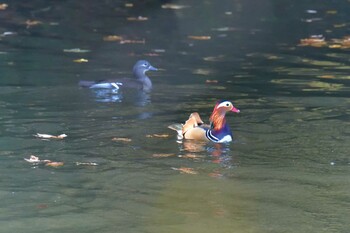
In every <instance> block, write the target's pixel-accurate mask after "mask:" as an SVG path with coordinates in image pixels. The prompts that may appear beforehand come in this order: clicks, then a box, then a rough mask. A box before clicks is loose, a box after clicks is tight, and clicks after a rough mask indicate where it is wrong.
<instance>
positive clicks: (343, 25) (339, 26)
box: [333, 23, 346, 28]
mask: <svg viewBox="0 0 350 233" xmlns="http://www.w3.org/2000/svg"><path fill="white" fill-rule="evenodd" d="M333 27H335V28H343V27H346V23H341V24H334V25H333Z"/></svg>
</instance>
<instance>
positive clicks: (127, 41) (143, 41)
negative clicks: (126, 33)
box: [119, 39, 146, 44]
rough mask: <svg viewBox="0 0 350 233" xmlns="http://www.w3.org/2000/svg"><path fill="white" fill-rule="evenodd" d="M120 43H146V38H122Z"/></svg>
mask: <svg viewBox="0 0 350 233" xmlns="http://www.w3.org/2000/svg"><path fill="white" fill-rule="evenodd" d="M119 43H120V44H146V40H145V39H143V40H121V41H120V42H119Z"/></svg>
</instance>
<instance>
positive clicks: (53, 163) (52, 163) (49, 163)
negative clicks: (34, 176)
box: [45, 162, 64, 167]
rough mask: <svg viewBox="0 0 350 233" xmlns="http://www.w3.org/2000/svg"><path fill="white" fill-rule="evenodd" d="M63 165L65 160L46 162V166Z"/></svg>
mask: <svg viewBox="0 0 350 233" xmlns="http://www.w3.org/2000/svg"><path fill="white" fill-rule="evenodd" d="M63 165H64V163H63V162H48V163H46V164H45V166H49V167H61V166H63Z"/></svg>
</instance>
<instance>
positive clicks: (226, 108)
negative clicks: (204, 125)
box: [210, 100, 240, 130]
mask: <svg viewBox="0 0 350 233" xmlns="http://www.w3.org/2000/svg"><path fill="white" fill-rule="evenodd" d="M227 112H235V113H239V112H240V111H239V109H237V108H236V107H235V106H233V104H232V103H231V102H230V101H227V100H221V101H218V102H217V103H216V105H215V107H214V109H213V113H212V114H211V116H210V122H211V125H212V128H213V129H214V130H221V129H222V128H224V127H225V125H226V119H225V115H226V113H227Z"/></svg>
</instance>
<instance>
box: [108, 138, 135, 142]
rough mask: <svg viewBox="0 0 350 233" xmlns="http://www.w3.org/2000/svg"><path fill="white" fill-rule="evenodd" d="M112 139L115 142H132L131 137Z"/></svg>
mask: <svg viewBox="0 0 350 233" xmlns="http://www.w3.org/2000/svg"><path fill="white" fill-rule="evenodd" d="M112 141H115V142H131V141H132V140H131V138H112Z"/></svg>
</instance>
